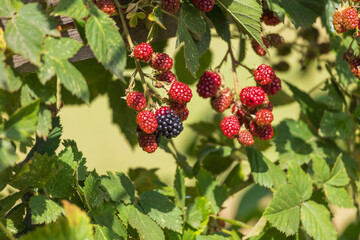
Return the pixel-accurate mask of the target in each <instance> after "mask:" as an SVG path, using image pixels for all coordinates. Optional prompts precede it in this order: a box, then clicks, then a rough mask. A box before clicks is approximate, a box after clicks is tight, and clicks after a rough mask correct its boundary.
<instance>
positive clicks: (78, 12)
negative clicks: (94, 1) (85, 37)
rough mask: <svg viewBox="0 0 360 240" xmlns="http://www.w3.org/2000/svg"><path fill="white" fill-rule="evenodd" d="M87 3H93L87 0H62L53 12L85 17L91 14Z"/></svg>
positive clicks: (79, 17) (54, 13) (72, 16)
mask: <svg viewBox="0 0 360 240" xmlns="http://www.w3.org/2000/svg"><path fill="white" fill-rule="evenodd" d="M86 4H91V3H90V1H86V0H61V1H60V2H59V4H58V5H57V6H56V8H55V10H54V11H53V12H52V14H53V15H55V16H57V15H60V16H66V17H71V18H76V19H83V18H85V17H87V16H89V14H90V12H89V10H88V7H86Z"/></svg>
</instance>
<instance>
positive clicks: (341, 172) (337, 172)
mask: <svg viewBox="0 0 360 240" xmlns="http://www.w3.org/2000/svg"><path fill="white" fill-rule="evenodd" d="M349 182H350V178H349V177H348V174H347V172H346V168H345V166H344V163H343V161H342V154H340V155H339V156H338V158H337V159H336V162H335V164H334V166H333V168H332V170H331V174H330V179H329V180H328V181H327V182H326V183H327V184H330V185H333V186H337V187H343V186H346V185H348V184H349Z"/></svg>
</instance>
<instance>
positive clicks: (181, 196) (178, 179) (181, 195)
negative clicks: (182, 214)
mask: <svg viewBox="0 0 360 240" xmlns="http://www.w3.org/2000/svg"><path fill="white" fill-rule="evenodd" d="M185 189H186V187H185V175H184V170H183V169H182V168H179V167H177V168H176V173H175V179H174V193H175V199H176V201H177V203H178V205H179V206H180V207H181V208H182V209H184V208H185V199H186V193H185Z"/></svg>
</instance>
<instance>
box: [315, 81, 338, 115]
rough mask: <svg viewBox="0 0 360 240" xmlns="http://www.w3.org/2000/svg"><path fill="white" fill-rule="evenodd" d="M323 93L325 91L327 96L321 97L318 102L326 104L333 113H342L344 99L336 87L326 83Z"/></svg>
mask: <svg viewBox="0 0 360 240" xmlns="http://www.w3.org/2000/svg"><path fill="white" fill-rule="evenodd" d="M322 91H324V92H325V94H324V95H323V96H321V98H319V99H318V101H319V102H321V103H322V104H325V105H326V106H327V107H328V108H329V109H330V110H332V111H341V109H342V105H343V101H344V98H343V96H342V93H341V92H340V90H339V89H338V88H337V87H336V85H334V84H332V83H331V82H326V83H325V87H324V89H322Z"/></svg>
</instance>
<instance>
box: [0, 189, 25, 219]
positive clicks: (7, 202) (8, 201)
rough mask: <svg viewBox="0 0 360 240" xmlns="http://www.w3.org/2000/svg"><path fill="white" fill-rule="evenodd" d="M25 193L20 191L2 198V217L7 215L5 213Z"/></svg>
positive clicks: (0, 207)
mask: <svg viewBox="0 0 360 240" xmlns="http://www.w3.org/2000/svg"><path fill="white" fill-rule="evenodd" d="M23 195H24V192H22V191H19V192H16V193H13V194H12V195H9V196H7V197H5V198H3V199H1V200H0V217H3V216H5V214H6V213H7V212H8V211H9V210H10V209H11V208H12V207H13V206H14V205H15V203H16V202H17V201H18V200H19V199H21V197H22V196H23Z"/></svg>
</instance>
